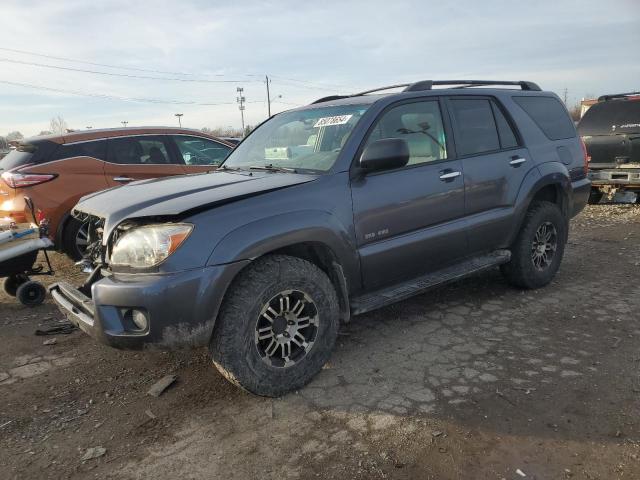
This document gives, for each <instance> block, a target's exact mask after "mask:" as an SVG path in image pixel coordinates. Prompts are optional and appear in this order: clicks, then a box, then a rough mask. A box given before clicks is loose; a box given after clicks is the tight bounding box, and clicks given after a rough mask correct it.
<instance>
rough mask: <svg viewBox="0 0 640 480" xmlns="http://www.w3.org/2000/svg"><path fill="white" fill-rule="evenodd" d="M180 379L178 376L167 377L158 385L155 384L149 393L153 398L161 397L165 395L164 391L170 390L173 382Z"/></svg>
mask: <svg viewBox="0 0 640 480" xmlns="http://www.w3.org/2000/svg"><path fill="white" fill-rule="evenodd" d="M177 379H178V376H177V375H165V376H164V377H162V378H161V379H160V380H158V381H157V382H156V383H154V384H153V385H152V386H151V388H150V389H149V390H148V391H147V394H148V395H151V396H152V397H159V396H160V395H162V394H163V393H164V391H165V390H166V389H167V388H169V387H170V386H171V385H172V384H173V382H175V381H176V380H177Z"/></svg>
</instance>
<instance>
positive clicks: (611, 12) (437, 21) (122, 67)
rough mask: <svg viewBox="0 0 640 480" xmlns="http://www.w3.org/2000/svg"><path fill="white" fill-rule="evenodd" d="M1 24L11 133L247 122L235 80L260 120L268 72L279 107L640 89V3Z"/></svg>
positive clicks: (197, 8)
mask: <svg viewBox="0 0 640 480" xmlns="http://www.w3.org/2000/svg"><path fill="white" fill-rule="evenodd" d="M0 25H1V27H0V135H5V134H6V133H8V132H10V131H14V130H18V131H20V132H22V133H23V134H24V135H25V136H31V135H35V134H38V133H39V132H40V131H43V130H47V129H48V128H49V122H50V119H51V118H52V117H55V116H58V115H60V116H62V117H63V118H64V119H65V121H66V122H67V124H68V125H69V127H71V128H76V129H82V128H86V127H92V128H103V127H119V126H121V122H123V121H126V122H128V126H138V125H175V126H177V125H178V119H177V118H176V117H175V114H176V113H182V114H183V116H182V117H181V119H182V124H183V126H186V127H189V128H197V129H200V128H203V127H209V128H216V127H221V128H227V127H233V128H238V127H240V124H241V117H240V111H239V109H238V105H237V103H236V98H237V95H238V94H237V92H236V89H237V88H238V87H241V88H244V97H245V98H246V104H245V107H246V109H245V111H244V113H245V121H246V123H247V124H251V125H255V124H257V123H259V122H261V121H263V120H264V119H266V118H267V102H266V81H265V75H268V76H269V77H270V80H271V82H270V85H269V86H270V90H271V95H272V99H273V102H272V113H276V112H279V111H282V110H286V109H290V108H293V107H295V106H298V105H304V104H307V103H309V102H311V101H313V100H315V99H317V98H320V97H323V96H326V95H331V94H336V93H343V94H344V93H354V92H357V91H360V90H365V89H368V88H375V87H378V86H383V85H390V84H394V83H405V82H412V81H417V80H423V79H450V78H455V79H459V78H466V79H471V78H476V79H478V78H479V79H485V78H490V79H502V80H523V79H526V80H531V81H535V82H536V83H538V84H539V85H541V87H542V88H543V89H544V90H551V91H554V92H556V93H558V94H559V95H560V96H561V97H563V96H564V92H565V89H566V90H567V96H568V104H569V105H572V104H575V103H576V102H577V101H579V100H580V98H582V97H585V96H593V95H596V96H597V95H601V94H604V93H619V92H627V91H638V90H640V49H639V48H638V45H640V0H608V1H606V2H605V1H602V0H597V1H596V0H575V1H574V0H552V1H549V0H529V1H526V2H517V1H505V0H484V1H471V0H456V1H455V2H446V1H443V0H439V1H432V0H419V1H402V0H395V1H388V0H387V1H378V0H368V1H346V0H342V1H333V0H324V1H322V2H300V1H299V0H294V1H289V0H282V1H264V0H262V1H255V0H243V1H242V2H233V1H228V0H226V1H224V2H222V1H218V0H180V1H176V0H173V1H150V0H92V1H86V0H56V1H34V0H1V1H0ZM43 65H46V66H43ZM78 70H84V71H78ZM96 72H97V73H96ZM134 99H135V100H134Z"/></svg>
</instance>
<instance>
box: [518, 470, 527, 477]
mask: <svg viewBox="0 0 640 480" xmlns="http://www.w3.org/2000/svg"><path fill="white" fill-rule="evenodd" d="M516 473H517V474H518V475H520V476H521V477H526V476H527V474H526V473H524V472H523V471H522V470H520V469H519V468H518V469H516Z"/></svg>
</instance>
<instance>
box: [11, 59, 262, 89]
mask: <svg viewBox="0 0 640 480" xmlns="http://www.w3.org/2000/svg"><path fill="white" fill-rule="evenodd" d="M0 62H8V63H15V64H19V65H29V66H35V67H44V68H53V69H56V70H66V71H71V72H82V73H91V74H95V75H107V76H110V77H126V78H142V79H146V80H169V81H173V82H190V83H240V82H259V81H260V80H246V79H245V80H203V79H194V78H175V77H174V78H170V77H150V76H148V75H131V74H128V73H115V72H100V71H97V70H85V69H82V68H72V67H62V66H59V65H48V64H46V63H37V62H25V61H21V60H12V59H10V58H1V57H0Z"/></svg>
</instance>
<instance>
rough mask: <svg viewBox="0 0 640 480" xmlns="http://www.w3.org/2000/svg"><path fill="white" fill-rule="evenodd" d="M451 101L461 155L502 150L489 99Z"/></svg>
mask: <svg viewBox="0 0 640 480" xmlns="http://www.w3.org/2000/svg"><path fill="white" fill-rule="evenodd" d="M449 103H450V105H451V114H452V116H453V121H454V124H455V127H456V138H455V140H456V149H457V152H458V154H459V155H460V156H467V155H478V154H481V153H486V152H492V151H496V150H500V139H499V137H498V129H497V127H496V122H495V120H494V117H493V111H492V108H491V103H490V102H489V100H488V99H484V98H464V99H456V98H454V99H451V100H450V102H449Z"/></svg>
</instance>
